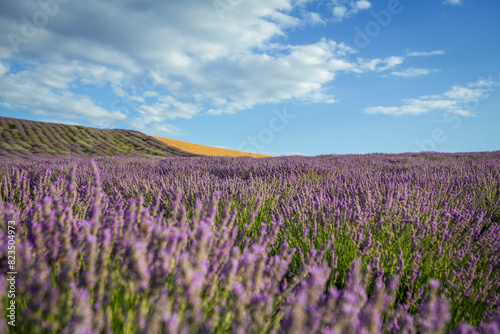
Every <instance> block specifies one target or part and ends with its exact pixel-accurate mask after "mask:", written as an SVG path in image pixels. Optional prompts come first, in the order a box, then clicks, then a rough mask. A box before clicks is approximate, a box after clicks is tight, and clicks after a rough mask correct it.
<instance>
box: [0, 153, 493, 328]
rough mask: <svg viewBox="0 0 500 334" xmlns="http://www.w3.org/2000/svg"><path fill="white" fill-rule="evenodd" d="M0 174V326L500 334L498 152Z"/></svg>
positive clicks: (46, 168)
mask: <svg viewBox="0 0 500 334" xmlns="http://www.w3.org/2000/svg"><path fill="white" fill-rule="evenodd" d="M0 182H1V183H0V216H1V217H2V221H4V222H5V221H8V220H15V221H16V222H18V225H17V254H16V255H17V258H16V260H17V264H16V267H17V268H16V269H17V271H18V275H17V282H16V284H17V314H18V319H17V324H16V327H15V328H14V327H10V326H7V324H6V323H5V321H3V319H5V318H2V319H0V326H1V328H0V332H6V331H8V330H10V331H11V332H13V333H56V332H57V333H113V332H114V333H445V332H451V333H477V332H480V333H500V318H499V315H500V307H499V306H500V299H499V296H500V284H499V279H500V274H499V272H500V271H499V268H500V229H499V224H500V152H491V153H475V154H453V155H452V154H430V153H423V154H403V155H383V154H374V155H364V156H320V157H315V158H305V157H283V158H266V159H259V160H256V159H252V158H216V157H213V158H209V157H204V158H202V157H196V158H167V159H141V158H98V159H97V160H96V161H95V162H93V161H90V160H88V159H84V158H81V159H80V158H59V159H51V160H41V159H36V158H33V159H30V160H20V159H3V160H1V161H0ZM2 226H4V227H5V224H3V225H2ZM6 233H7V230H6V228H3V229H2V232H0V234H2V235H1V238H2V240H6ZM1 247H2V249H1V250H0V255H1V257H2V258H1V261H0V264H1V265H0V267H1V268H0V270H2V272H4V273H5V272H7V271H8V270H7V258H6V254H7V252H6V242H3V243H2V246H1ZM5 287H6V280H5V277H4V276H2V277H0V298H1V299H2V300H3V301H4V303H3V304H2V306H3V307H5V305H6V303H5V302H6V301H7V297H6V295H5V292H6V288H5ZM4 313H5V310H4ZM7 327H9V328H7Z"/></svg>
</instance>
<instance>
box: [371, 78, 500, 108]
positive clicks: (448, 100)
mask: <svg viewBox="0 0 500 334" xmlns="http://www.w3.org/2000/svg"><path fill="white" fill-rule="evenodd" d="M497 85H498V83H496V82H494V81H492V80H478V81H476V82H473V83H469V84H468V85H467V86H453V87H452V89H451V90H449V91H447V92H445V93H442V94H438V95H430V96H421V97H419V98H418V99H405V100H403V105H402V106H400V107H382V106H378V107H368V108H365V109H364V110H363V111H364V112H365V113H366V114H386V115H420V114H425V113H428V112H431V111H434V110H444V111H445V112H449V113H453V114H458V115H461V116H473V115H474V114H473V111H474V110H468V109H471V108H470V107H469V105H470V103H471V102H472V105H475V104H477V102H478V101H479V100H481V99H484V98H487V97H488V96H489V95H490V93H491V91H492V90H493V87H494V86H497Z"/></svg>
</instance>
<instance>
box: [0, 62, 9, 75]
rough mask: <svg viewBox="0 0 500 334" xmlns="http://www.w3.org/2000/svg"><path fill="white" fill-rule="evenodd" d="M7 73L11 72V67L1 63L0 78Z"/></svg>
mask: <svg viewBox="0 0 500 334" xmlns="http://www.w3.org/2000/svg"><path fill="white" fill-rule="evenodd" d="M7 72H9V67H8V66H7V65H4V64H2V63H0V77H1V76H3V75H4V74H5V73H7Z"/></svg>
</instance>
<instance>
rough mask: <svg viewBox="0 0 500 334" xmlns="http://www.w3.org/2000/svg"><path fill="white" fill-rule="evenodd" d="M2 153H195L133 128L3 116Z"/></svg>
mask: <svg viewBox="0 0 500 334" xmlns="http://www.w3.org/2000/svg"><path fill="white" fill-rule="evenodd" d="M0 137H1V141H0V157H33V156H61V155H67V156H81V157H92V156H131V157H173V156H195V155H196V154H193V153H189V152H185V151H183V150H181V149H179V148H177V147H172V146H169V145H167V144H165V143H163V142H161V141H159V140H157V139H155V138H153V137H151V136H148V135H145V134H143V133H141V132H137V131H132V130H107V129H95V128H90V127H85V126H76V125H65V124H56V123H45V122H35V121H27V120H21V119H16V118H8V117H0Z"/></svg>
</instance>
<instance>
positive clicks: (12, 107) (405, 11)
mask: <svg viewBox="0 0 500 334" xmlns="http://www.w3.org/2000/svg"><path fill="white" fill-rule="evenodd" d="M499 14H500V2H499V1H498V0H475V1H473V0H413V1H412V0H387V1H386V0H381V1H378V0H377V1H375V0H359V1H358V0H324V1H321V0H320V1H309V0H166V1H165V0H122V1H118V0H106V1H103V0H99V1H97V0H88V1H77V0H36V1H30V0H26V1H19V0H2V1H0V116H6V117H15V118H21V119H28V120H36V121H46V122H56V123H65V124H78V125H85V126H91V127H97V128H122V129H132V130H137V131H141V132H143V133H146V134H149V135H155V136H160V137H165V138H173V139H178V140H183V141H187V142H192V143H197V144H203V145H210V146H216V147H221V148H227V149H233V150H240V151H248V152H254V153H261V154H268V155H274V156H280V155H295V154H301V155H309V156H314V155H321V154H360V153H374V152H381V153H403V152H419V151H439V152H472V151H495V150H500V131H499V130H498V129H499V125H500V34H499V33H498V32H499V31H500V20H498V17H499Z"/></svg>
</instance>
